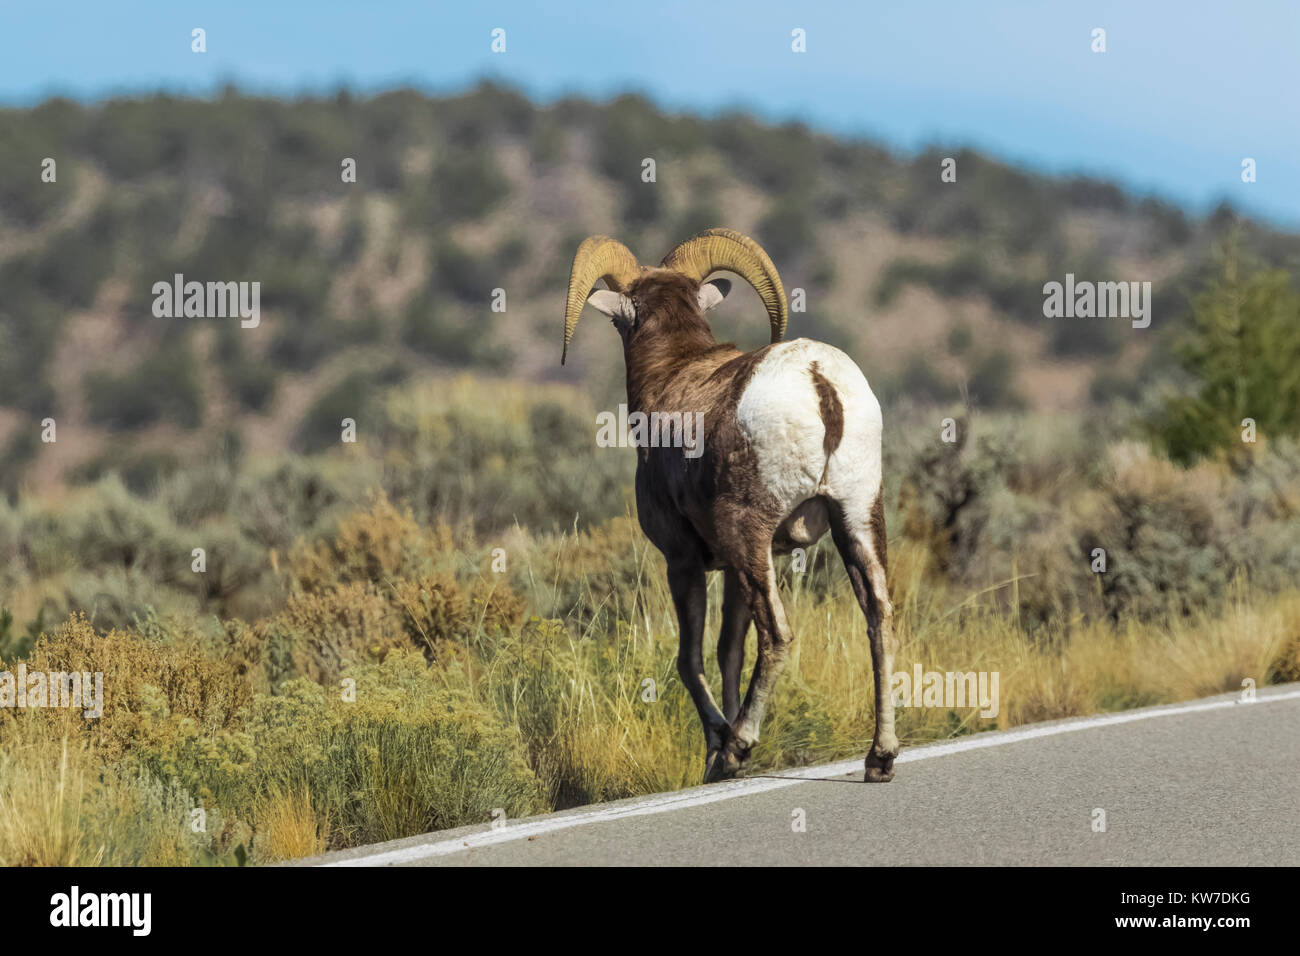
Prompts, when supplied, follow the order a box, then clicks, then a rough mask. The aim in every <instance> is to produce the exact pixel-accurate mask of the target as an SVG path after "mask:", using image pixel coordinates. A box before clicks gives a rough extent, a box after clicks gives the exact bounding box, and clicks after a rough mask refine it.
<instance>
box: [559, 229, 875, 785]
mask: <svg viewBox="0 0 1300 956" xmlns="http://www.w3.org/2000/svg"><path fill="white" fill-rule="evenodd" d="M723 270H726V271H729V272H733V273H735V274H737V275H739V276H741V277H742V278H744V279H745V280H746V281H747V282H749V283H750V285H752V286H753V287H754V289H755V291H757V292H758V294H759V296H760V297H761V298H762V300H763V304H764V306H765V307H766V309H767V314H768V319H769V321H770V323H771V327H772V342H771V344H770V345H767V346H764V347H763V348H760V349H756V350H754V351H752V352H741V351H740V350H738V349H737V348H736V347H735V346H734V345H731V344H720V343H719V342H718V341H717V340H715V339H714V337H713V333H712V331H711V329H710V328H709V324H708V322H707V321H705V319H704V313H705V312H707V311H708V310H709V309H711V308H713V307H714V306H716V305H717V304H718V303H719V302H721V301H722V299H723V297H724V296H726V294H727V293H728V292H729V291H730V288H731V284H730V283H729V282H727V281H726V280H725V279H720V280H715V281H712V282H706V281H705V280H706V279H708V278H709V277H710V276H711V275H713V274H714V273H717V272H720V271H723ZM602 278H603V279H604V280H605V284H606V286H607V288H606V289H601V290H598V291H595V292H593V291H592V289H593V287H594V286H595V284H596V280H597V279H602ZM589 293H590V294H589ZM584 303H589V304H590V305H592V306H593V307H594V308H595V309H596V310H597V311H599V312H603V313H604V314H605V315H607V316H609V317H610V318H611V319H612V320H613V323H614V327H615V328H617V329H618V331H619V334H620V335H621V336H622V338H623V356H624V359H625V361H626V364H627V401H628V408H629V411H630V412H636V411H640V412H642V413H644V414H645V415H647V416H649V415H651V414H652V413H654V412H659V413H660V414H661V416H662V415H672V414H673V413H678V414H683V415H685V414H687V413H699V412H702V413H703V416H704V417H703V425H704V434H703V437H702V440H703V442H704V447H703V451H702V453H701V452H700V451H699V450H698V449H696V450H695V451H694V452H693V454H694V455H695V457H688V456H687V455H686V454H685V453H684V449H683V448H674V447H646V446H645V445H642V447H639V448H638V449H637V455H638V460H637V470H636V503H637V512H638V516H639V519H640V522H641V528H642V529H643V530H644V531H645V533H646V536H647V537H649V539H650V540H651V542H653V543H654V545H655V546H656V547H657V548H658V549H659V550H660V551H662V552H663V556H664V559H665V560H666V562H667V564H668V583H669V587H670V589H671V591H672V596H673V602H674V604H675V605H676V610H677V620H678V624H679V629H680V637H679V639H680V648H679V651H678V656H677V671H678V673H679V674H680V675H681V679H682V682H683V683H684V684H685V685H686V689H687V690H688V691H689V692H690V695H691V697H692V699H693V700H694V701H695V706H696V708H697V709H698V710H699V713H700V720H701V721H702V722H703V724H704V736H705V739H706V741H707V745H708V755H707V758H706V762H705V770H704V779H705V781H706V782H708V781H713V780H720V779H724V778H727V777H731V776H734V775H735V774H736V772H737V771H738V770H739V769H740V767H741V766H742V764H743V763H744V762H745V761H746V760H747V759H748V757H749V755H750V751H751V748H752V747H753V746H754V744H755V742H756V741H757V740H758V729H759V724H760V722H761V721H762V719H763V711H764V708H765V706H766V704H767V700H768V696H769V695H770V694H771V692H772V686H773V683H774V681H775V680H776V677H777V674H778V673H779V672H780V670H781V667H782V665H783V663H784V662H785V660H786V658H787V656H788V655H789V652H790V643H791V641H792V639H793V635H792V634H791V633H790V627H789V625H788V624H787V623H786V617H785V610H784V608H783V607H782V604H781V596H780V594H779V593H778V591H777V581H776V570H775V566H774V559H773V555H774V554H787V553H789V552H790V551H791V550H792V549H794V548H796V547H801V548H806V547H808V546H809V545H811V544H813V543H814V542H816V541H817V540H818V539H820V538H821V536H822V535H823V534H825V533H826V531H827V529H828V528H829V530H830V532H831V535H832V536H833V538H834V541H835V546H836V548H837V549H838V550H839V553H840V557H841V558H842V559H843V561H844V565H845V567H846V568H847V570H848V575H849V580H850V582H851V583H852V587H853V591H854V594H855V595H856V597H857V600H858V603H859V605H860V606H861V608H862V611H863V613H864V614H865V616H866V619H867V630H868V634H869V636H870V641H871V657H872V669H873V671H874V672H875V674H874V676H875V688H876V734H875V740H874V741H873V742H872V746H871V751H870V752H869V753H868V754H867V758H866V774H865V779H866V780H867V781H876V782H886V781H888V780H891V779H892V778H893V776H894V770H893V767H894V758H895V757H896V756H897V755H898V738H897V737H896V736H895V734H894V704H893V698H892V695H891V694H890V692H889V685H890V675H891V674H892V672H893V651H894V636H893V630H892V626H891V615H892V608H891V606H890V603H889V592H888V589H887V587H886V583H885V570H886V553H885V516H884V506H883V502H882V497H881V492H882V484H881V479H882V475H881V462H880V436H881V417H880V405H879V403H878V402H877V401H876V397H875V396H874V395H873V394H872V392H871V389H870V387H868V385H867V381H866V378H865V377H863V374H862V372H861V371H860V370H859V369H858V367H857V366H856V365H855V364H854V363H853V361H852V360H851V359H850V358H849V357H848V356H847V355H845V354H844V353H843V352H841V351H839V350H838V349H835V348H832V347H831V346H829V345H825V344H822V343H820V342H813V341H810V340H808V339H796V340H794V341H792V342H782V341H781V338H782V336H783V335H784V334H785V326H786V319H787V318H788V306H787V305H786V299H785V290H784V289H783V288H782V286H781V279H780V277H779V276H778V275H777V271H776V267H775V266H774V265H773V264H772V260H771V259H770V258H768V255H767V253H765V252H764V251H763V249H762V248H761V247H760V246H759V245H758V243H756V242H755V241H754V240H752V239H750V238H748V237H746V236H743V235H741V234H739V233H737V232H733V231H731V230H729V229H710V230H708V231H707V232H703V233H701V234H700V235H698V236H695V237H693V238H691V239H687V240H686V241H685V242H683V243H681V244H680V245H678V246H677V247H676V248H675V249H673V251H672V252H670V253H668V255H667V256H666V257H665V258H664V260H663V262H662V263H661V264H660V266H659V267H658V268H647V267H644V266H641V265H639V264H638V263H637V260H636V257H635V256H633V255H632V253H631V252H630V251H629V250H628V248H627V247H626V246H625V245H623V244H622V243H620V242H618V241H616V240H614V239H610V238H608V237H606V236H592V237H591V238H589V239H587V240H585V241H584V242H583V243H582V245H581V246H579V247H578V252H577V255H576V256H575V257H574V260H573V268H572V271H571V272H570V275H569V290H568V299H567V302H566V305H565V312H564V352H563V355H562V357H561V359H560V362H561V364H563V362H564V360H565V358H566V357H567V356H568V350H569V342H570V340H571V339H572V337H573V331H574V327H575V326H576V325H577V323H578V316H579V314H580V313H581V312H582V308H583V305H584ZM697 420H698V419H697ZM696 440H697V441H699V440H701V439H700V437H699V436H697V439H696ZM719 569H720V570H722V571H723V573H724V575H725V586H724V597H723V605H722V631H721V635H720V636H719V638H718V663H719V666H720V669H721V671H722V709H721V710H719V709H718V705H717V703H716V702H715V701H714V698H713V695H712V693H710V691H709V687H708V684H707V683H706V681H705V678H704V665H703V641H704V618H705V607H706V603H707V599H706V578H705V573H706V571H710V570H719ZM751 621H752V622H753V623H754V625H755V626H756V628H757V631H758V661H757V662H756V663H755V666H754V673H753V676H752V678H751V679H750V683H749V689H748V691H747V692H746V694H745V699H744V701H743V702H742V701H741V699H740V673H741V667H742V666H743V664H744V654H745V637H746V635H747V634H748V632H749V625H750V623H751Z"/></svg>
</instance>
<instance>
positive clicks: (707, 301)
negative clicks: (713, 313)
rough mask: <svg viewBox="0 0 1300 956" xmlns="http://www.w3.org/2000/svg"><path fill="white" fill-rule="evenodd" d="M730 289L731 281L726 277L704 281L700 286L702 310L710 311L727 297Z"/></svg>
mask: <svg viewBox="0 0 1300 956" xmlns="http://www.w3.org/2000/svg"><path fill="white" fill-rule="evenodd" d="M730 291H731V283H730V282H728V281H727V280H726V279H714V280H713V281H712V282H706V283H704V285H702V286H700V311H701V312H708V311H709V309H712V308H713V307H714V306H716V305H717V304H718V303H719V302H721V301H722V300H723V299H725V298H726V297H727V293H728V292H730Z"/></svg>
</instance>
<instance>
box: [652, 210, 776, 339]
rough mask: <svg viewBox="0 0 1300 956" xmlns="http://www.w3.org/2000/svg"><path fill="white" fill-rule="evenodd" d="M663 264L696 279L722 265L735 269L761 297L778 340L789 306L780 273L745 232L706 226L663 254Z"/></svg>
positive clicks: (731, 270) (703, 278) (721, 267)
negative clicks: (742, 233) (666, 253)
mask: <svg viewBox="0 0 1300 956" xmlns="http://www.w3.org/2000/svg"><path fill="white" fill-rule="evenodd" d="M663 267H664V268H665V269H674V270H676V271H677V272H680V273H682V274H683V275H688V276H690V277H691V278H692V279H694V280H696V281H697V282H703V281H704V280H705V279H707V278H708V277H709V276H710V275H712V274H713V273H714V272H718V271H720V270H722V269H726V270H727V271H728V272H734V273H736V275H738V276H740V277H741V278H742V279H744V280H745V281H746V282H748V283H749V284H750V285H752V286H753V287H754V291H755V292H757V293H758V295H759V298H761V299H762V300H763V306H764V307H765V308H766V309H767V319H768V322H770V323H771V325H772V341H773V342H780V341H781V337H782V336H783V335H785V323H786V320H787V319H788V318H789V317H790V307H789V306H788V305H787V304H786V301H785V289H784V288H783V287H782V285H781V277H780V276H779V275H777V272H776V266H775V265H773V264H772V260H771V258H769V257H768V254H767V253H766V252H764V251H763V247H762V246H760V245H759V244H758V243H757V242H755V241H754V240H753V239H751V238H749V237H748V236H743V235H741V234H740V233H738V232H736V231H735V230H733V229H709V230H707V231H705V232H702V233H700V234H699V235H698V236H692V237H691V238H690V239H687V240H686V241H685V242H683V243H680V244H679V245H678V246H677V247H676V248H675V249H673V251H672V252H670V253H668V255H666V256H664V261H663Z"/></svg>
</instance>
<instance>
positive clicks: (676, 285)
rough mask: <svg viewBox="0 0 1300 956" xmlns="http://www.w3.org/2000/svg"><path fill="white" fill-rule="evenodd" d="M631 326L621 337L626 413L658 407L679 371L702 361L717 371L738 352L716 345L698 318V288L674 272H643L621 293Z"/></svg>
mask: <svg viewBox="0 0 1300 956" xmlns="http://www.w3.org/2000/svg"><path fill="white" fill-rule="evenodd" d="M626 294H627V296H628V297H629V298H630V299H631V300H632V302H633V305H634V306H635V308H636V322H635V324H634V325H633V327H632V329H631V330H630V331H629V332H628V333H627V334H626V335H624V337H623V358H624V361H625V362H626V364H627V403H628V407H629V408H631V409H632V410H634V411H636V410H640V411H649V410H652V409H655V408H658V407H660V405H661V404H662V402H663V401H664V399H665V392H666V391H667V390H668V388H669V386H670V385H671V384H672V383H673V382H674V381H679V380H680V379H679V376H680V375H681V372H682V369H684V368H685V367H686V366H688V365H690V364H692V363H693V362H698V361H703V362H705V363H706V364H707V365H708V367H709V369H710V370H711V369H712V368H715V367H717V366H718V365H720V364H721V363H723V362H725V361H727V360H728V359H730V358H734V357H735V356H736V355H738V354H739V351H738V350H737V349H736V347H735V346H734V345H732V344H731V343H730V342H726V343H719V342H718V340H717V339H715V338H714V337H713V330H712V329H711V328H709V323H708V322H707V321H706V320H705V318H704V316H703V315H702V314H701V313H700V306H699V294H700V284H699V282H697V281H696V280H694V279H691V278H689V277H688V276H684V275H682V274H681V273H679V272H673V271H671V270H667V269H651V270H647V271H646V273H645V274H644V275H642V276H641V277H640V278H638V279H637V280H636V281H635V282H633V283H632V285H631V286H630V287H629V288H628V290H627V293H626Z"/></svg>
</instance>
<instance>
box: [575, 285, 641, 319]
mask: <svg viewBox="0 0 1300 956" xmlns="http://www.w3.org/2000/svg"><path fill="white" fill-rule="evenodd" d="M587 304H588V305H589V306H591V307H592V308H593V309H595V310H596V311H597V312H604V313H605V314H606V315H608V316H609V317H610V318H611V319H629V320H630V319H633V318H635V317H636V307H635V306H633V305H632V300H631V299H629V298H628V297H627V296H625V295H623V293H621V292H611V291H610V290H609V289H598V290H596V291H595V292H593V293H592V294H591V295H589V296H587Z"/></svg>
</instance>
